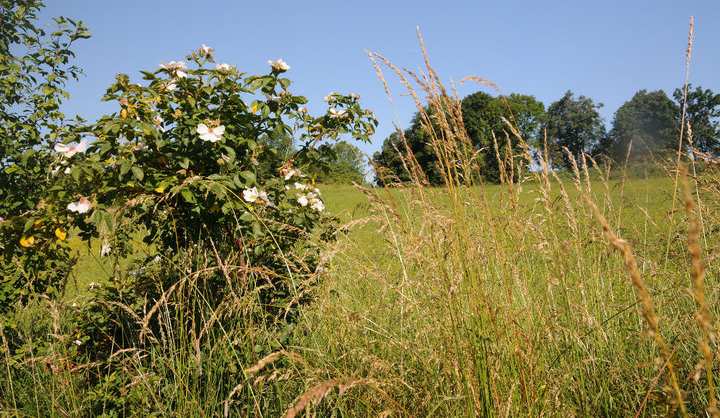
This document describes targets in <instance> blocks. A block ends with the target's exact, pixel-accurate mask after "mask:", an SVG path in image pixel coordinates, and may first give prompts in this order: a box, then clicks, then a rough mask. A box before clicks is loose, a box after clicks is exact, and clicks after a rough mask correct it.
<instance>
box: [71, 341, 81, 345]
mask: <svg viewBox="0 0 720 418" xmlns="http://www.w3.org/2000/svg"><path fill="white" fill-rule="evenodd" d="M73 344H75V345H81V344H82V341H80V340H75V341H73Z"/></svg>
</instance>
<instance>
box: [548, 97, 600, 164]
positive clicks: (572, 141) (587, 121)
mask: <svg viewBox="0 0 720 418" xmlns="http://www.w3.org/2000/svg"><path fill="white" fill-rule="evenodd" d="M601 106H602V105H601V104H596V103H595V102H593V100H592V99H590V98H589V97H585V96H578V97H574V96H573V93H572V92H571V91H569V90H568V91H567V92H566V93H565V95H564V96H563V97H562V98H561V99H560V100H558V101H556V102H554V103H552V104H551V105H550V106H549V107H548V110H547V123H546V124H545V130H546V133H547V142H548V152H549V154H550V160H551V163H552V166H553V167H556V168H561V167H562V168H566V169H571V168H572V162H571V160H570V157H569V156H568V155H567V153H566V152H565V151H564V150H563V148H567V150H568V151H569V152H570V154H572V156H573V158H575V161H579V158H580V156H581V154H583V153H587V152H590V151H591V150H592V148H593V147H594V146H596V145H597V144H599V143H600V141H602V139H603V137H604V136H605V125H604V124H603V120H602V117H601V116H600V113H599V112H598V109H599V108H600V107H601Z"/></svg>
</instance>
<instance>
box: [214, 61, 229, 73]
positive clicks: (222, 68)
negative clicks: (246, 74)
mask: <svg viewBox="0 0 720 418" xmlns="http://www.w3.org/2000/svg"><path fill="white" fill-rule="evenodd" d="M215 69H216V70H218V71H220V72H223V73H229V72H230V71H232V70H233V66H232V65H230V64H225V63H223V64H218V65H216V66H215Z"/></svg>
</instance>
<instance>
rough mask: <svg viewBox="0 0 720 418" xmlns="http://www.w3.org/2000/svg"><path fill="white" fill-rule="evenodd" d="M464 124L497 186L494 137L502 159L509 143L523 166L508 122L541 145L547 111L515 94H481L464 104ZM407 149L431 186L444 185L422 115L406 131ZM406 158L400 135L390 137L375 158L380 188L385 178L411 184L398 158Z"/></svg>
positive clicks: (487, 177)
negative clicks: (423, 126) (540, 140)
mask: <svg viewBox="0 0 720 418" xmlns="http://www.w3.org/2000/svg"><path fill="white" fill-rule="evenodd" d="M462 112H463V124H464V125H465V129H466V131H467V133H468V136H469V137H470V140H471V142H472V144H473V146H474V147H475V149H476V150H477V151H479V159H480V161H479V166H480V167H481V173H480V174H481V175H482V177H483V178H484V179H485V180H489V181H493V182H497V181H499V179H500V166H499V164H498V160H497V156H496V153H495V145H494V143H493V133H494V134H495V137H496V138H497V141H498V146H499V150H500V154H501V158H503V159H504V158H506V157H507V156H506V153H507V147H506V143H507V139H508V138H509V140H510V144H511V151H512V154H513V155H514V156H515V157H514V158H515V159H516V162H518V163H520V164H522V162H521V160H523V158H522V157H519V155H521V152H520V149H519V148H520V140H519V139H518V138H517V137H516V136H515V135H513V134H512V133H510V130H509V128H508V126H507V123H506V122H505V121H504V120H507V121H508V122H509V123H510V124H512V125H513V126H515V127H516V128H517V129H518V131H519V133H520V135H521V136H522V137H523V139H524V140H525V141H527V142H528V143H530V144H537V142H538V140H539V134H540V128H541V126H542V124H543V123H544V120H545V107H544V105H543V104H542V103H541V102H540V101H538V100H537V99H535V97H533V96H529V95H522V94H511V95H509V96H498V97H493V96H491V95H489V94H487V93H483V92H477V93H474V94H471V95H469V96H467V97H465V98H464V99H463V100H462ZM403 133H404V136H405V140H406V141H407V146H408V148H409V149H410V151H412V153H413V156H414V158H415V159H416V160H417V163H418V165H419V166H420V167H421V168H422V170H423V171H424V173H425V175H426V177H427V179H428V181H429V182H430V183H431V184H440V183H442V181H443V180H442V175H441V173H440V170H439V168H438V164H437V157H436V156H435V153H434V151H433V148H432V146H431V145H430V143H429V141H430V137H429V134H428V133H427V132H426V131H425V130H424V129H423V128H422V125H421V120H420V116H419V114H416V115H415V117H413V119H412V122H411V125H410V127H409V128H408V129H406V130H405V131H403ZM398 151H399V152H400V153H401V154H403V155H404V154H405V144H403V141H402V138H401V136H400V134H399V133H398V132H394V133H393V134H391V135H390V136H388V137H387V138H386V139H385V141H384V143H383V146H382V149H381V150H380V151H379V152H377V153H375V155H374V156H373V164H374V165H375V166H379V167H380V168H377V167H376V171H382V172H385V171H386V172H385V173H383V175H376V181H377V182H378V184H381V185H382V184H384V180H383V178H382V177H388V176H387V175H388V174H389V175H390V177H393V178H394V180H395V181H397V180H399V181H409V180H410V176H409V174H408V173H407V169H406V167H405V166H404V165H403V160H402V158H401V157H400V155H399V154H398Z"/></svg>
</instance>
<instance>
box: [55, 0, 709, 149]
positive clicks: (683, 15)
mask: <svg viewBox="0 0 720 418" xmlns="http://www.w3.org/2000/svg"><path fill="white" fill-rule="evenodd" d="M47 3H48V4H47V6H48V7H47V8H46V9H45V11H44V12H43V19H46V18H49V17H51V16H56V15H65V16H68V17H73V18H78V19H81V20H83V21H85V23H86V24H87V25H88V26H89V28H90V30H91V31H92V33H93V37H92V38H91V39H90V40H87V41H84V42H81V43H80V44H79V45H78V48H77V53H78V64H79V65H80V66H82V67H83V68H84V70H85V76H84V77H83V79H82V80H81V82H80V83H74V84H73V85H71V86H70V91H71V94H72V98H71V100H70V101H69V102H68V103H67V104H66V108H65V110H66V112H67V113H68V114H79V115H81V116H83V117H85V118H90V119H92V118H95V117H97V116H99V115H100V114H102V113H106V112H110V111H113V110H114V108H113V106H112V105H109V104H102V103H101V102H100V97H101V96H102V94H103V92H104V91H105V88H106V87H107V86H108V85H110V83H111V82H112V80H113V78H114V76H115V74H117V73H120V72H122V73H127V74H130V75H131V76H133V77H134V78H135V80H138V81H139V80H140V77H139V75H138V71H139V70H141V69H154V68H156V67H157V65H158V64H159V63H161V62H166V61H169V60H177V59H181V58H183V57H184V56H185V55H186V54H187V53H189V52H190V51H191V50H193V49H195V48H197V47H199V46H200V44H203V43H205V44H207V45H209V46H212V47H213V48H215V51H216V56H217V59H218V61H219V62H228V63H231V64H235V65H237V66H238V68H239V69H240V70H242V71H247V72H250V73H258V72H266V71H267V60H268V59H271V58H272V59H275V58H283V59H284V60H285V61H287V62H288V64H290V65H291V67H292V69H291V70H290V72H289V77H290V78H291V79H292V80H293V81H294V86H293V88H292V89H293V91H294V92H295V93H296V94H302V95H305V96H307V97H308V98H309V99H310V104H311V105H310V110H311V111H313V110H315V112H319V111H320V109H322V106H323V102H322V97H323V96H324V95H325V94H327V93H328V92H330V91H333V90H336V91H340V92H355V93H358V94H360V95H361V99H362V102H363V104H364V105H365V106H367V107H369V108H371V109H373V110H374V111H375V112H376V114H377V116H378V118H379V119H380V127H379V129H378V133H377V134H376V135H375V138H374V140H373V143H372V144H363V145H361V148H362V149H363V150H364V151H365V152H368V153H372V152H373V151H375V150H377V149H378V148H379V147H380V146H381V144H382V140H383V139H384V138H385V136H387V135H388V134H389V133H390V132H391V131H392V130H393V123H394V122H396V123H399V124H400V125H401V126H405V125H406V124H407V122H408V121H409V119H410V118H411V116H412V114H413V112H414V107H413V105H412V104H411V103H410V100H409V99H408V98H407V97H396V98H395V100H394V101H393V102H392V103H390V102H389V101H388V99H387V97H386V96H385V93H384V91H383V88H382V85H381V83H380V82H379V81H378V80H377V78H376V77H375V74H374V72H373V70H372V67H371V66H370V63H369V61H368V59H367V56H366V55H365V52H364V51H365V50H366V49H367V50H373V51H377V52H380V53H382V54H384V55H385V56H387V57H388V58H390V59H391V60H393V61H394V62H395V63H397V64H399V65H402V66H406V67H409V68H417V67H418V66H419V65H420V63H421V57H420V52H419V48H418V45H417V40H416V38H415V27H416V26H420V28H421V30H422V32H423V34H424V37H425V41H426V44H427V46H428V50H429V52H430V56H431V59H432V61H433V64H434V66H435V67H436V69H437V70H438V72H439V73H440V75H441V77H444V78H445V80H447V81H449V80H451V79H453V80H459V79H461V78H462V77H464V76H466V75H478V76H482V77H485V78H488V79H490V80H492V81H494V82H496V83H497V84H498V85H499V86H500V87H501V89H502V90H503V92H504V93H511V92H518V93H526V94H532V95H534V96H536V97H537V98H538V99H539V100H541V101H543V102H544V103H545V104H546V106H547V105H548V104H549V103H551V102H552V101H554V100H556V99H558V98H559V97H561V96H562V94H563V93H564V92H565V91H566V90H568V89H570V90H572V91H574V92H576V93H577V94H583V95H586V96H589V97H592V98H593V99H594V100H596V101H599V102H601V103H603V104H604V107H603V109H602V115H603V116H604V118H605V120H606V123H610V122H611V120H612V115H613V113H614V112H615V110H616V109H617V108H618V107H619V106H620V105H621V104H622V103H623V102H624V101H625V100H627V99H629V98H630V97H631V96H632V95H633V93H634V92H635V91H637V90H638V89H642V88H644V89H653V90H654V89H664V90H666V91H667V92H671V91H672V90H673V89H674V88H676V87H679V86H680V85H681V84H682V80H683V69H684V62H683V60H684V49H685V45H686V41H687V25H688V19H689V17H690V16H691V15H694V16H695V19H696V42H695V50H694V58H693V64H692V69H691V81H692V82H693V83H694V84H699V85H702V86H703V87H706V88H711V89H713V90H715V91H720V48H718V41H720V4H718V2H717V0H714V1H713V0H705V1H682V0H674V1H670V0H658V1H649V0H648V1H632V0H625V1H577V0H576V1H520V0H518V1H481V0H475V1H454V0H446V1H443V2H439V1H434V2H423V1H413V2H409V1H389V0H386V1H375V0H364V1H310V0H308V1H274V2H271V1H252V2H248V1H230V0H225V1H219V0H204V1H192V2H191V1H184V0H175V1H166V0H144V1H138V0H123V1H107V0H48V1H47ZM395 87H396V88H394V92H399V91H400V89H399V88H397V86H395ZM477 89H478V88H477V87H475V86H465V87H464V88H462V89H461V90H460V92H461V94H462V95H465V94H469V93H472V92H474V91H476V90H477Z"/></svg>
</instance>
